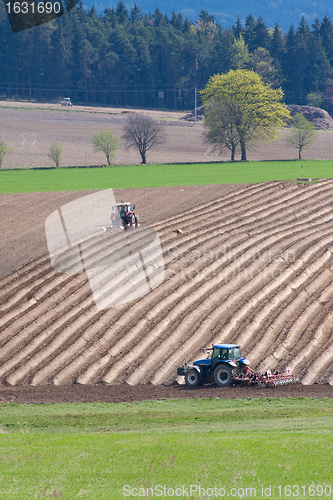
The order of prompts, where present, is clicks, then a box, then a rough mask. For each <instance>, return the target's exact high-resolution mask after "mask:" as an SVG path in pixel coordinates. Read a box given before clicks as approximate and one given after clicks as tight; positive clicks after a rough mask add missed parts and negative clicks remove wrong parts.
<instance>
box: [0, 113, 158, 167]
mask: <svg viewBox="0 0 333 500" xmlns="http://www.w3.org/2000/svg"><path fill="white" fill-rule="evenodd" d="M123 139H125V141H126V144H127V147H128V148H131V147H132V146H134V147H137V148H138V150H139V153H140V156H141V163H143V164H145V163H146V162H147V151H149V150H150V149H151V148H152V147H154V146H157V145H158V144H160V143H161V142H162V140H163V133H162V129H161V127H160V125H159V124H158V122H157V121H155V120H153V119H152V118H150V117H149V116H145V115H141V114H136V113H131V114H130V115H129V116H128V119H127V123H126V124H125V128H124V134H123ZM91 142H92V144H93V147H94V151H95V152H96V153H98V152H102V153H104V154H105V156H106V161H107V163H108V165H111V164H112V159H113V158H114V155H115V152H116V150H117V147H118V137H117V135H116V134H115V133H114V132H113V131H112V130H111V129H103V130H100V131H99V132H95V133H94V134H93V136H92V139H91ZM10 152H12V148H11V147H10V146H8V144H6V143H5V141H3V140H2V139H0V168H1V165H2V162H3V159H4V157H5V155H6V154H8V153H10ZM62 152H63V147H62V145H61V144H60V143H59V142H57V141H55V142H53V143H52V145H51V147H50V148H49V153H48V157H49V158H50V159H51V160H52V161H54V163H55V166H56V167H58V166H59V164H60V161H61V157H62Z"/></svg>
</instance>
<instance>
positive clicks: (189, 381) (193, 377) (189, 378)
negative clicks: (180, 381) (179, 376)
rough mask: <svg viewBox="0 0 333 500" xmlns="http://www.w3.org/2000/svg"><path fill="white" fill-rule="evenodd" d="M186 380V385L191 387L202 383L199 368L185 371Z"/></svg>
mask: <svg viewBox="0 0 333 500" xmlns="http://www.w3.org/2000/svg"><path fill="white" fill-rule="evenodd" d="M185 382H186V385H188V386H189V387H196V386H197V385H199V384H200V376H199V373H198V372H197V370H194V368H192V370H189V371H188V372H186V373H185Z"/></svg>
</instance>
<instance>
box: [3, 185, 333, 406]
mask: <svg viewBox="0 0 333 500" xmlns="http://www.w3.org/2000/svg"><path fill="white" fill-rule="evenodd" d="M174 189H176V188H174ZM181 189H183V188H181ZM220 189H222V188H220ZM183 192H184V191H183ZM175 193H176V196H179V193H177V191H175ZM137 194H139V193H137ZM197 194H198V193H197ZM212 194H213V193H210V195H211V196H212ZM63 195H64V194H63V193H61V194H59V196H60V199H59V201H60V203H63V202H64V199H63ZM145 195H147V193H145ZM187 195H188V200H187V201H184V200H183V203H185V205H186V203H187V204H188V206H189V208H188V210H187V212H185V213H183V214H182V215H181V216H176V215H175V214H173V215H170V216H169V217H167V218H166V219H165V220H163V221H158V222H152V221H151V224H150V225H151V226H152V227H154V228H156V230H157V231H158V234H159V237H160V241H161V244H162V249H163V252H164V263H165V267H166V278H165V280H164V282H163V283H162V285H160V286H159V287H158V288H156V289H155V290H153V291H152V292H150V293H149V294H148V295H145V296H144V297H142V298H141V299H137V300H136V301H134V302H133V303H132V304H130V305H129V307H127V306H126V307H124V306H117V307H114V308H112V309H107V310H104V311H97V309H96V306H95V304H94V300H93V297H92V294H91V291H90V287H89V284H88V282H87V279H86V277H85V275H76V276H73V277H71V276H68V275H65V274H60V273H57V272H56V271H54V270H53V269H52V268H51V266H50V262H49V258H48V256H47V255H46V256H42V257H39V258H37V259H36V260H35V261H33V262H31V263H30V264H28V265H27V266H25V267H23V268H22V269H21V270H19V271H18V272H16V273H14V274H11V275H9V276H7V277H5V278H3V279H2V281H1V282H0V285H1V286H0V289H1V292H0V301H1V302H0V304H1V305H0V308H1V311H2V315H1V319H0V325H1V331H2V333H1V343H0V357H1V366H0V377H1V381H2V383H3V384H5V385H11V386H21V385H26V384H29V385H30V384H32V385H34V386H39V387H40V391H41V392H37V393H35V392H34V391H36V390H37V391H38V387H35V389H33V388H29V392H27V394H30V395H31V397H32V399H33V400H38V398H41V400H42V399H43V398H46V399H47V398H48V397H50V396H49V395H50V394H53V396H51V397H55V398H58V397H59V393H58V392H56V391H57V390H58V389H56V388H54V387H53V386H54V385H55V386H61V387H63V386H69V387H70V386H71V385H72V384H73V383H74V384H75V385H74V386H73V387H74V388H73V387H72V388H71V389H69V388H64V391H63V395H64V398H69V399H71V398H74V399H76V398H79V399H80V398H83V400H85V399H87V400H92V399H94V398H95V397H96V394H97V392H98V394H100V396H98V398H102V399H103V400H104V398H106V400H112V398H113V399H115V400H118V399H119V398H125V399H131V398H138V399H145V398H146V397H156V398H157V399H159V398H163V397H179V396H178V394H180V395H181V396H180V397H183V395H185V394H186V396H188V395H191V397H192V394H194V392H193V393H192V392H191V393H189V392H186V390H185V392H184V389H181V388H179V387H177V386H176V387H173V386H170V387H169V388H168V389H166V388H160V389H158V386H159V385H160V384H165V383H166V384H170V383H172V382H173V381H174V380H175V370H176V367H177V366H178V365H180V364H181V363H182V362H183V361H184V360H185V359H187V360H188V361H191V360H192V359H194V358H197V357H202V354H201V349H202V348H203V347H206V346H207V345H209V344H210V342H216V341H221V340H223V341H224V342H239V343H241V344H242V346H243V352H244V354H246V355H247V356H248V357H249V359H250V360H251V364H252V366H253V367H254V368H259V369H260V370H262V371H263V370H266V369H267V368H271V369H275V368H277V369H280V370H281V369H282V370H283V369H284V368H285V366H286V365H290V366H291V368H292V370H293V372H294V373H295V374H296V375H298V376H299V377H300V378H301V380H302V382H303V384H307V385H308V384H310V387H311V388H310V387H309V391H310V394H321V395H325V396H328V397H330V396H331V393H332V392H333V390H332V387H331V385H328V384H332V381H333V365H332V360H333V339H332V336H331V330H332V325H333V315H332V313H331V311H332V306H333V280H332V269H333V267H332V265H333V257H332V252H333V248H332V236H333V214H332V195H333V181H331V180H323V181H321V182H318V183H317V184H314V185H310V186H306V187H303V186H297V185H294V184H290V183H288V182H274V183H263V184H253V185H247V186H236V187H233V189H230V190H229V192H227V191H223V189H222V191H221V193H220V197H218V198H217V199H216V200H215V201H207V202H206V203H204V204H203V205H201V206H197V203H194V201H193V200H192V201H191V197H190V194H189V193H187ZM221 195H222V196H221ZM5 196H7V195H5ZM35 196H36V197H37V196H38V195H37V194H36V195H35ZM168 196H170V192H169V194H168ZM149 197H150V198H151V192H149ZM158 198H159V200H161V192H160V193H159V194H158ZM18 199H19V198H17V200H18ZM55 201H56V200H55ZM160 206H161V207H163V206H164V205H163V203H161V204H160ZM193 207H194V208H193ZM183 209H184V206H183ZM155 215H156V217H157V218H158V216H160V215H161V214H155ZM147 222H150V221H147ZM179 229H181V231H182V232H178V231H179ZM96 251H97V253H98V252H99V251H100V250H99V249H98V248H97V250H96ZM148 382H150V383H152V384H153V385H150V384H148V385H146V386H145V385H143V386H142V384H147V383H148ZM315 382H319V383H324V384H326V385H320V386H318V385H315V386H311V384H313V383H315ZM101 383H102V384H107V385H106V386H105V385H104V386H103V385H102V386H101V385H100V384H101ZM124 383H126V385H123V384H124ZM49 384H51V386H50V385H49ZM95 384H97V386H96V385H95ZM109 384H111V386H112V387H114V389H112V390H110V389H109V387H108V385H109ZM113 384H116V385H115V386H114V385H113ZM117 384H122V385H121V389H118V388H117V387H118V386H117ZM137 384H139V386H137ZM79 385H82V386H85V387H84V388H78V387H77V386H79ZM91 385H93V386H95V387H91ZM128 385H129V386H132V385H133V386H136V387H137V388H138V390H136V389H135V388H131V387H128ZM143 387H144V388H143ZM299 389H300V390H301V391H300V394H302V395H305V394H309V393H308V392H306V391H307V389H306V388H305V387H300V388H299ZM15 390H16V391H17V392H16V394H17V397H18V398H19V399H20V398H22V397H23V398H24V396H23V393H22V392H21V390H20V389H19V387H17V389H15V388H14V387H13V388H12V389H10V390H9V388H3V389H2V390H1V394H2V395H3V397H4V398H6V397H7V396H5V395H6V394H7V395H8V397H9V398H10V397H14V396H15V393H14V396H12V395H13V391H15ZM230 390H231V389H230ZM297 390H298V389H297V387H296V386H295V387H284V388H283V387H282V388H281V389H279V390H278V391H274V394H276V395H277V394H279V395H284V396H286V395H290V394H295V391H297ZM31 391H32V392H31ZM50 391H51V393H50ZM96 391H97V392H96ZM100 391H101V392H100ZM104 391H105V392H104ZM119 391H120V392H119ZM164 391H166V392H164ZM201 391H204V392H201ZM248 391H250V392H248ZM251 391H255V389H246V390H245V389H241V388H240V389H235V390H234V391H233V392H232V395H233V397H236V394H238V395H239V397H248V395H249V393H251V394H252V392H251ZM280 391H282V392H280ZM220 392H221V390H220V389H217V388H215V389H214V388H206V389H200V396H201V395H204V396H207V397H223V396H221V395H220ZM260 392H262V391H259V392H258V391H257V392H254V394H259V393H260ZM38 394H39V395H38ZM103 394H104V395H103ZM163 394H166V396H163ZM217 394H219V395H218V396H217ZM226 394H227V392H224V393H223V395H226ZM228 394H229V393H228ZM263 394H264V395H268V394H267V392H266V391H264V392H263ZM19 395H21V396H19ZM154 395H155V396H154ZM176 395H177V396H176ZM195 395H196V396H197V395H199V392H195ZM230 396H231V393H230ZM231 397H232V396H231ZM237 397H238V396H237ZM108 398H110V399H108ZM80 400H81V399H80Z"/></svg>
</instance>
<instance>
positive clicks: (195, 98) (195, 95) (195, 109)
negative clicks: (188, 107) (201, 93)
mask: <svg viewBox="0 0 333 500" xmlns="http://www.w3.org/2000/svg"><path fill="white" fill-rule="evenodd" d="M196 124H197V86H196V85H195V87H194V125H196Z"/></svg>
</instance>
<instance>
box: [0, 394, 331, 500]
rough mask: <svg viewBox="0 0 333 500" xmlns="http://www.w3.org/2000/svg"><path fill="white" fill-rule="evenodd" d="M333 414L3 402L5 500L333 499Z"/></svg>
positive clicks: (246, 404)
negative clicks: (52, 499) (149, 499)
mask: <svg viewBox="0 0 333 500" xmlns="http://www.w3.org/2000/svg"><path fill="white" fill-rule="evenodd" d="M332 417H333V400H332V399H322V400H315V399H305V398H299V399H274V398H270V397H267V398H264V399H246V400H236V399H234V400H221V399H201V400H166V401H146V402H137V403H122V404H108V403H94V404H85V405H84V404H64V405H59V404H44V405H18V404H8V405H1V406H0V422H1V435H0V446H1V455H0V456H1V461H0V479H1V482H0V499H1V500H2V499H3V500H9V499H11V500H26V499H29V498H60V497H61V498H62V499H63V500H65V499H66V500H67V499H68V500H73V499H75V498H80V499H86V500H99V499H122V498H136V497H141V498H153V497H159V498H193V499H198V500H199V499H207V498H216V497H217V498H227V497H228V498H274V499H277V498H295V497H298V498H307V499H308V498H318V497H321V498H333V478H332V465H333V439H332V438H333V418H332ZM191 485H192V487H191ZM199 488H201V490H199ZM186 493H187V495H188V496H186Z"/></svg>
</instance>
